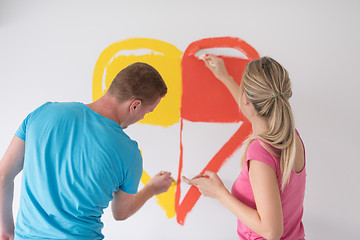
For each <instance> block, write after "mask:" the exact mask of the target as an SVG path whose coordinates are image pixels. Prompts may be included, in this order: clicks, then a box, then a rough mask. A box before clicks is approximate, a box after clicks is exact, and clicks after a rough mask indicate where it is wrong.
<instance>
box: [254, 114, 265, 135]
mask: <svg viewBox="0 0 360 240" xmlns="http://www.w3.org/2000/svg"><path fill="white" fill-rule="evenodd" d="M251 125H252V130H253V134H254V135H260V134H263V133H265V132H267V131H268V122H267V120H266V119H265V118H263V117H260V116H254V118H253V119H252V120H251Z"/></svg>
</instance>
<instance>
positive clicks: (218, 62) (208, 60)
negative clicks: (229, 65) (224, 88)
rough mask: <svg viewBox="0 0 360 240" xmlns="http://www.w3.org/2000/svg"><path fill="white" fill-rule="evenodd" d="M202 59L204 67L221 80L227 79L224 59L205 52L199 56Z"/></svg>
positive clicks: (227, 74)
mask: <svg viewBox="0 0 360 240" xmlns="http://www.w3.org/2000/svg"><path fill="white" fill-rule="evenodd" d="M201 59H203V60H204V62H205V65H206V67H207V68H208V69H209V70H210V71H211V72H212V73H213V74H214V76H215V77H216V78H218V79H219V80H220V81H221V82H223V83H224V82H225V81H227V80H228V79H229V78H231V77H230V75H229V73H228V72H227V70H226V67H225V64H224V60H223V59H222V58H219V57H217V56H215V55H211V54H207V55H204V56H202V57H201Z"/></svg>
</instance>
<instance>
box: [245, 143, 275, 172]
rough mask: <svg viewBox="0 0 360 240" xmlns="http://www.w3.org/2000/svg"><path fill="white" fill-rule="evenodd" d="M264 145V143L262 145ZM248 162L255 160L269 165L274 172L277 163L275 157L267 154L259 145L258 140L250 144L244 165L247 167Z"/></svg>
mask: <svg viewBox="0 0 360 240" xmlns="http://www.w3.org/2000/svg"><path fill="white" fill-rule="evenodd" d="M264 144H265V143H264ZM249 160H257V161H260V162H263V163H265V164H267V165H269V166H270V167H271V168H272V169H274V171H275V172H277V171H276V169H277V167H276V166H277V163H276V159H275V157H274V156H273V155H272V154H271V153H269V152H268V151H267V150H266V149H265V148H264V147H263V146H262V145H261V143H260V140H258V139H255V140H254V141H252V142H251V144H250V146H249V148H248V149H247V153H246V165H247V166H248V163H249Z"/></svg>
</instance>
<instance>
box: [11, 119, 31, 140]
mask: <svg viewBox="0 0 360 240" xmlns="http://www.w3.org/2000/svg"><path fill="white" fill-rule="evenodd" d="M29 116H30V114H29V115H28V116H27V117H26V118H25V119H24V120H23V121H22V123H21V125H20V127H19V128H18V130H17V131H16V132H15V136H17V137H18V138H20V139H22V140H24V141H25V139H26V125H27V122H28V120H29Z"/></svg>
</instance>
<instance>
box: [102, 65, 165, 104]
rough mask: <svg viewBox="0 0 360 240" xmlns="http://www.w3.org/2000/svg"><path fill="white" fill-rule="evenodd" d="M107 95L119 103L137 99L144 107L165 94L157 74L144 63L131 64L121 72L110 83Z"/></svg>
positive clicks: (163, 84) (162, 83)
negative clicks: (113, 97)
mask: <svg viewBox="0 0 360 240" xmlns="http://www.w3.org/2000/svg"><path fill="white" fill-rule="evenodd" d="M108 93H109V94H111V95H112V96H115V97H116V98H117V99H118V101H119V102H123V101H126V100H131V99H139V100H141V102H142V103H143V104H145V105H148V104H152V103H154V102H155V101H156V100H157V99H158V98H159V97H160V98H162V97H164V96H165V95H166V93H167V87H166V84H165V82H164V80H163V79H162V77H161V75H160V74H159V72H158V71H157V70H156V69H155V68H154V67H152V66H150V65H149V64H146V63H142V62H137V63H133V64H131V65H129V66H127V67H126V68H124V69H123V70H121V71H120V72H119V73H118V74H117V75H116V77H115V78H114V80H113V81H112V83H111V85H110V87H109V89H108Z"/></svg>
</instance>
